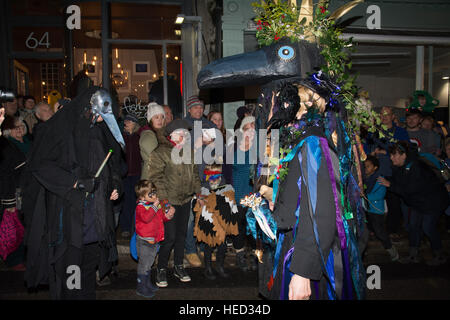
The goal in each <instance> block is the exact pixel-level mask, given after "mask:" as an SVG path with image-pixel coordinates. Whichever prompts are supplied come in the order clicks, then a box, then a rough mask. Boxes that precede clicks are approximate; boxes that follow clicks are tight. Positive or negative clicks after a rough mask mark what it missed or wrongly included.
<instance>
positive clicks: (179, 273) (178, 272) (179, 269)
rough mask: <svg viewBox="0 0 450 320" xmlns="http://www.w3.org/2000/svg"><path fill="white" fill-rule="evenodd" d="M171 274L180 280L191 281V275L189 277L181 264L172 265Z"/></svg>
mask: <svg viewBox="0 0 450 320" xmlns="http://www.w3.org/2000/svg"><path fill="white" fill-rule="evenodd" d="M173 275H174V276H175V277H177V278H178V279H180V281H181V282H189V281H191V277H189V275H188V274H187V272H186V270H185V269H184V266H183V265H182V264H180V265H177V266H174V270H173Z"/></svg>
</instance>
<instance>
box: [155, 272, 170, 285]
mask: <svg viewBox="0 0 450 320" xmlns="http://www.w3.org/2000/svg"><path fill="white" fill-rule="evenodd" d="M156 285H157V286H158V287H160V288H165V287H167V270H166V269H156Z"/></svg>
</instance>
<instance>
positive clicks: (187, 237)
mask: <svg viewBox="0 0 450 320" xmlns="http://www.w3.org/2000/svg"><path fill="white" fill-rule="evenodd" d="M69 102H70V99H61V101H59V102H58V105H57V106H50V105H49V104H48V103H46V102H43V101H42V102H39V103H37V104H36V103H35V99H34V98H33V97H31V96H27V97H17V98H15V99H14V100H13V101H7V102H5V103H3V107H4V108H3V109H0V110H2V112H3V114H4V116H2V125H1V131H2V137H1V138H0V139H1V144H2V147H1V153H2V155H1V161H0V164H1V169H2V175H1V191H2V194H1V198H2V213H3V211H8V212H14V213H16V214H17V216H18V217H19V218H20V221H21V223H22V224H23V225H24V226H25V228H26V229H27V227H28V226H27V218H26V217H24V216H23V212H22V211H25V210H26V208H21V204H20V203H19V202H20V199H21V196H24V195H25V194H26V192H23V190H21V188H23V186H24V181H26V179H28V177H26V176H27V174H26V173H25V172H24V171H23V170H22V169H23V168H24V167H26V165H25V164H26V163H27V162H30V163H32V162H33V160H32V159H33V158H34V157H36V156H35V155H32V154H33V153H34V154H35V153H37V152H38V151H36V150H40V149H39V147H38V145H40V141H42V139H44V138H42V137H39V134H40V133H39V132H40V131H41V129H40V128H41V125H42V123H44V122H46V121H47V120H49V119H50V118H51V117H52V116H54V114H55V111H56V112H59V110H63V109H64V108H63V107H64V104H67V103H69ZM67 108H69V106H67ZM71 108H72V107H71ZM122 111H123V110H122ZM237 115H238V121H237V125H238V128H239V129H240V130H242V132H250V131H252V130H253V131H254V128H255V118H254V117H252V116H250V111H249V110H247V108H246V107H245V106H243V107H241V108H240V109H239V110H238V113H237ZM100 118H101V116H100ZM146 120H147V121H145V123H142V121H141V119H139V118H138V115H137V114H134V113H125V114H122V112H121V113H120V115H119V118H118V120H117V123H118V125H119V127H120V128H121V135H122V137H123V141H124V145H125V148H124V149H123V150H124V151H123V152H122V153H121V155H122V156H121V159H120V161H119V162H118V163H119V164H118V166H117V168H116V169H117V173H118V174H119V175H120V176H121V184H120V185H117V187H114V191H113V192H112V193H111V197H110V198H109V200H110V201H111V203H112V205H111V207H112V208H113V212H114V228H115V230H116V231H115V232H117V234H118V236H119V237H120V238H122V239H125V240H130V238H131V237H132V235H133V234H134V233H135V236H136V239H137V244H136V247H137V250H138V255H139V263H138V267H137V271H138V277H137V281H138V284H137V293H138V294H141V295H143V296H145V297H151V296H153V295H154V292H155V291H156V290H157V288H158V287H166V286H168V285H169V284H168V281H167V271H168V265H169V257H170V254H171V251H172V250H173V251H174V252H173V260H174V271H173V273H174V275H175V276H176V277H177V278H179V280H180V281H182V282H189V281H190V280H191V278H190V276H189V274H188V273H187V271H186V269H185V266H186V263H188V264H190V265H191V266H195V267H200V266H201V265H202V261H203V264H204V265H205V273H204V275H205V278H206V279H210V280H213V279H215V278H216V276H221V277H225V278H226V277H229V274H228V273H227V272H226V271H225V268H224V260H225V253H226V251H227V247H228V246H233V247H234V249H235V250H236V265H237V266H238V267H239V268H240V270H242V272H247V271H249V270H256V257H254V256H253V255H251V254H250V255H251V256H252V258H251V259H250V261H247V256H248V254H246V253H248V252H246V251H245V248H246V244H247V242H250V248H253V249H254V244H252V243H251V241H248V240H250V238H248V237H247V235H246V218H245V213H246V210H245V209H244V207H242V206H241V205H240V199H241V198H243V197H244V196H245V195H246V194H248V193H249V192H251V191H252V179H251V177H250V167H251V165H250V164H249V161H248V149H249V148H250V146H251V145H252V144H253V143H254V140H255V139H256V138H255V137H256V136H255V134H254V132H253V133H252V134H248V135H247V136H248V137H247V139H246V140H245V143H244V144H243V145H240V146H237V147H239V148H242V150H243V151H245V152H246V154H247V158H246V163H245V164H239V165H237V164H236V165H228V164H226V161H223V159H221V160H219V158H217V159H216V160H215V161H216V162H217V163H218V164H216V166H219V167H220V170H219V171H217V173H215V174H213V175H211V174H209V173H208V172H207V171H208V170H210V167H209V166H208V165H207V164H206V163H205V161H204V160H203V159H202V163H201V164H194V161H192V162H191V164H184V163H182V164H176V163H174V162H173V161H172V159H171V152H172V149H173V148H181V147H182V146H183V145H184V144H185V143H186V142H187V141H189V140H188V139H187V137H186V132H189V131H191V130H192V129H193V128H194V125H195V122H196V121H199V122H201V126H202V128H203V129H218V130H217V132H218V133H219V134H222V135H223V140H224V141H225V129H224V121H223V118H222V113H221V112H217V111H211V112H210V113H209V114H208V115H207V116H205V115H204V103H203V101H201V100H200V99H199V98H198V97H197V96H192V97H191V98H190V99H189V102H188V110H187V116H186V117H185V118H184V119H173V114H172V112H171V108H170V107H169V106H168V105H163V106H161V105H159V104H157V103H156V102H151V103H149V104H148V107H147V113H146ZM55 121H56V120H55ZM98 121H101V120H97V122H98ZM94 128H95V126H94ZM43 131H45V130H43ZM43 135H44V132H42V134H41V136H43ZM37 137H39V138H37ZM214 140H215V139H214V138H211V137H210V136H207V135H202V136H201V137H200V139H198V140H197V141H193V140H192V141H191V142H189V143H191V148H192V150H193V151H196V150H197V151H199V150H200V151H201V152H202V154H203V150H204V149H205V148H206V146H208V145H211V144H212V143H214ZM33 147H35V148H34V149H35V150H34V151H33ZM226 147H227V146H226V145H224V149H225V148H226ZM194 154H195V152H193V153H192V157H194ZM225 154H226V151H225V150H224V152H223V155H225ZM52 160H53V159H52ZM86 161H88V160H86ZM90 161H94V160H92V159H91V160H89V161H88V163H89V162H90ZM58 169H59V168H58ZM113 177H114V174H113ZM38 180H39V179H38ZM94 180H95V179H94ZM94 180H92V181H94ZM113 180H114V179H113ZM92 181H91V178H89V179H87V178H85V177H84V176H83V179H78V180H77V182H76V184H75V188H76V189H78V188H81V189H80V190H86V191H87V193H86V194H88V193H91V192H92V193H93V198H94V195H95V194H96V192H97V191H96V190H97V189H98V188H99V187H98V184H99V183H98V182H97V181H96V182H92ZM114 181H115V180H114ZM39 182H40V183H42V181H39ZM91 182H92V183H91ZM211 183H212V185H211ZM219 185H220V186H221V187H223V186H225V185H227V186H232V187H231V190H236V197H235V198H234V193H233V196H229V195H228V196H229V197H230V198H232V199H231V200H230V201H229V202H230V203H234V205H233V207H232V209H230V210H233V211H236V212H235V213H236V217H235V218H234V221H233V222H234V224H233V225H234V229H235V230H234V231H233V232H228V234H227V237H226V238H223V239H221V243H216V244H215V245H211V243H205V242H202V241H198V239H197V237H196V236H195V235H194V229H195V228H198V221H197V222H196V213H195V211H194V207H195V206H196V205H198V204H199V205H200V208H201V207H202V206H206V205H207V202H208V201H207V200H206V196H205V194H204V193H203V194H202V188H204V189H205V188H206V189H205V190H209V192H215V191H217V190H218V189H217V190H216V187H218V186H219ZM105 187H106V186H105ZM217 192H219V191H217ZM219 193H220V192H219ZM25 196H26V195H25ZM88 199H89V198H88ZM227 199H228V198H227ZM91 201H92V202H93V203H95V201H94V200H91ZM88 203H89V201H88ZM96 205H98V204H95V205H94V204H91V206H93V207H94V208H95V206H96ZM85 206H88V207H89V205H88V204H86V203H85ZM108 208H109V207H108ZM22 209H23V210H22ZM84 210H88V208H86V207H85V209H84ZM93 210H95V209H93ZM84 219H85V221H83V242H85V243H96V242H97V241H98V239H99V238H100V237H99V236H98V234H97V235H95V233H96V232H95V231H93V230H84V229H85V225H87V224H89V223H91V222H92V224H95V223H93V221H92V220H90V221H87V220H86V219H87V218H86V216H85V218H84ZM90 219H94V218H92V217H91V218H90ZM197 220H198V219H197ZM33 224H35V222H33ZM29 233H32V232H31V231H30V232H29ZM97 233H99V232H98V230H97ZM89 235H90V236H89ZM86 237H88V238H89V237H91V240H92V241H91V240H86ZM227 245H228V246H227ZM27 250H29V248H27V246H26V240H24V241H22V243H21V244H20V246H19V247H18V248H15V250H14V251H13V252H9V253H8V255H7V257H5V259H4V260H5V263H6V264H7V266H9V267H11V268H12V269H13V270H17V271H24V270H26V269H27V268H28V267H29V265H31V263H27V257H30V255H28V254H27V252H26V251H27ZM216 250H217V261H216V254H215V252H214V251H216ZM94 253H95V251H91V254H94ZM156 256H157V257H158V258H157V263H156V264H155V265H156V266H157V273H156V284H157V286H154V285H153V284H152V283H151V281H150V275H149V274H150V272H149V271H150V268H151V267H152V265H153V263H154V260H155V257H156ZM212 261H216V264H217V267H216V270H215V269H214V268H212ZM97 268H99V266H97ZM112 270H113V271H114V268H113V269H112ZM89 276H92V274H90V275H89ZM105 280H106V281H105ZM84 281H89V280H87V278H83V280H82V282H83V283H84ZM96 281H97V284H102V283H108V282H109V281H108V276H105V274H101V276H100V275H99V272H98V270H97V272H96ZM87 287H88V288H91V289H92V285H87ZM88 290H89V289H88ZM65 291H67V290H62V293H61V292H59V293H57V294H56V295H53V297H56V298H75V296H74V295H72V294H71V293H70V294H69V293H68V292H65ZM81 297H83V298H86V297H88V298H91V297H93V295H92V290H91V291H90V292H88V293H85V294H82V295H81Z"/></svg>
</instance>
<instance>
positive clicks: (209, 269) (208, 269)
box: [203, 258, 216, 280]
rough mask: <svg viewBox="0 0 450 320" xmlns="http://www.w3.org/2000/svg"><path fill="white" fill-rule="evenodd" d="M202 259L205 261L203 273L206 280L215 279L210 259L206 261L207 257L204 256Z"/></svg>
mask: <svg viewBox="0 0 450 320" xmlns="http://www.w3.org/2000/svg"><path fill="white" fill-rule="evenodd" d="M204 261H205V271H204V272H203V275H204V276H205V278H206V279H208V280H216V275H215V274H214V270H213V268H212V263H211V260H209V261H208V259H206V258H205V259H204Z"/></svg>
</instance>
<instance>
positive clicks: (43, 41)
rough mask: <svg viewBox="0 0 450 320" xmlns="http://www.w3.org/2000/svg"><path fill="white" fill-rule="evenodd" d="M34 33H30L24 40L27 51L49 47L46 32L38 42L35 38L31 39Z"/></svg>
mask: <svg viewBox="0 0 450 320" xmlns="http://www.w3.org/2000/svg"><path fill="white" fill-rule="evenodd" d="M33 35H34V32H31V33H30V35H29V36H28V38H27V40H25V45H26V46H27V48H28V49H36V48H37V47H38V46H45V47H47V49H48V48H49V47H50V42H49V41H48V32H45V33H44V35H43V36H42V37H41V39H40V40H39V41H38V39H37V38H35V37H33Z"/></svg>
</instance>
